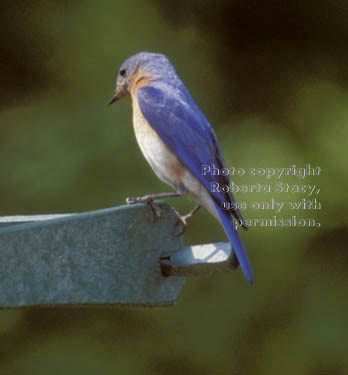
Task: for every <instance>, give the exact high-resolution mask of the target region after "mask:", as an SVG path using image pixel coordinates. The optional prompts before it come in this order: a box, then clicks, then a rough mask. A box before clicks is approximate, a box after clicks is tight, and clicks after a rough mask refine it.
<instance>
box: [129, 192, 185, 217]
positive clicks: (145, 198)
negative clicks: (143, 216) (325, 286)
mask: <svg viewBox="0 0 348 375" xmlns="http://www.w3.org/2000/svg"><path fill="white" fill-rule="evenodd" d="M181 196H182V194H180V193H175V192H172V193H158V194H148V195H144V196H143V197H137V198H127V199H126V203H127V204H134V203H147V204H148V205H149V206H150V207H151V209H152V211H153V213H154V215H155V219H156V218H160V217H161V209H160V208H159V207H158V206H157V205H156V204H155V203H154V202H153V201H154V200H155V199H161V198H175V197H181Z"/></svg>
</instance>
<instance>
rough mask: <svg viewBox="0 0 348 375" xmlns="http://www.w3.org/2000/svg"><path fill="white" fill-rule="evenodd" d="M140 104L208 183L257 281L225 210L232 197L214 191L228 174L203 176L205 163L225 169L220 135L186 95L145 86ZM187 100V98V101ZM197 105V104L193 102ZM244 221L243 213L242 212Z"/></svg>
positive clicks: (228, 230) (237, 249)
mask: <svg viewBox="0 0 348 375" xmlns="http://www.w3.org/2000/svg"><path fill="white" fill-rule="evenodd" d="M136 96H137V100H138V104H139V107H140V109H141V112H142V114H143V115H144V117H145V119H146V120H147V121H148V123H149V125H150V126H151V127H152V128H153V129H154V130H155V131H156V133H157V134H158V135H159V137H160V138H161V139H162V141H163V142H164V143H165V144H166V145H167V146H168V147H169V149H170V150H171V151H172V152H173V153H174V154H175V155H176V156H177V157H178V159H179V160H180V161H181V163H182V164H184V166H186V167H187V168H188V169H189V171H190V172H191V173H192V174H193V175H194V176H195V177H196V178H197V179H198V180H199V181H200V182H201V183H202V184H203V185H204V187H205V188H206V189H207V190H208V191H209V192H210V194H211V195H212V198H213V199H214V203H215V207H216V210H217V212H218V215H219V218H220V222H221V224H222V226H223V228H224V230H225V233H226V234H227V236H228V238H229V240H230V242H231V245H232V247H233V249H234V251H235V253H236V256H237V259H238V261H239V263H240V266H241V268H242V271H243V273H244V275H245V277H246V279H247V280H249V281H250V282H251V283H252V282H253V273H252V270H251V266H250V262H249V259H248V257H247V255H246V251H245V249H244V246H243V244H242V242H241V240H240V237H239V234H238V232H237V230H236V229H235V227H234V225H233V221H232V217H231V212H229V211H226V210H224V209H222V207H221V206H222V204H223V202H225V201H226V200H230V199H232V201H234V199H233V196H232V195H231V194H230V196H231V198H229V197H228V196H226V194H224V193H212V192H211V183H212V182H219V183H220V184H221V185H224V184H229V179H228V177H227V176H222V175H210V174H207V175H203V174H202V165H203V164H205V165H212V164H213V165H216V166H217V168H219V169H221V168H225V167H226V165H225V162H224V160H223V157H222V154H221V151H220V148H219V145H218V142H217V140H216V136H215V134H214V131H213V129H212V128H211V126H210V124H209V122H208V121H207V120H206V119H205V117H204V116H203V115H202V112H201V111H200V110H199V109H198V107H197V105H196V104H194V102H193V99H192V98H191V97H187V96H186V95H178V94H177V95H175V94H173V93H172V94H171V95H168V94H167V93H166V91H164V90H161V89H160V88H158V87H153V86H143V87H141V88H140V89H139V90H138V91H137V94H136ZM185 99H186V100H185ZM193 104H194V105H193ZM237 216H238V217H239V219H240V220H243V219H242V216H241V214H240V212H239V211H238V213H237Z"/></svg>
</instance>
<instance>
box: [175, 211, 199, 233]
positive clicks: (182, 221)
mask: <svg viewBox="0 0 348 375" xmlns="http://www.w3.org/2000/svg"><path fill="white" fill-rule="evenodd" d="M200 208H201V206H200V205H199V204H198V205H197V206H196V207H194V208H193V210H191V211H190V212H189V213H188V214H186V215H180V214H179V212H178V211H177V210H175V213H176V214H177V216H178V218H179V220H178V222H177V224H181V227H182V229H181V232H180V233H179V234H177V237H179V236H182V235H183V234H184V233H185V232H186V229H187V226H188V224H187V221H188V220H189V219H191V217H192V216H193V215H194V214H195V213H196V212H197V211H198V210H199V209H200Z"/></svg>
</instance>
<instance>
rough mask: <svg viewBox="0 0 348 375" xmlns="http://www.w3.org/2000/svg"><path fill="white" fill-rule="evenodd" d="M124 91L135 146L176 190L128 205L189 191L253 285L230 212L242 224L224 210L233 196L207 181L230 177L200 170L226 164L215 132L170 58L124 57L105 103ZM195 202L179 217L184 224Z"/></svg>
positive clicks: (225, 180) (223, 181)
mask: <svg viewBox="0 0 348 375" xmlns="http://www.w3.org/2000/svg"><path fill="white" fill-rule="evenodd" d="M129 94H130V95H131V97H132V104H133V126H134V131H135V135H136V139H137V141H138V144H139V146H140V149H141V151H142V152H143V154H144V156H145V158H146V160H147V161H148V163H149V164H150V166H151V167H152V169H153V171H154V172H155V174H156V175H157V176H158V177H159V178H160V179H161V180H162V181H164V182H165V183H167V184H168V185H170V186H171V187H173V188H174V189H175V191H176V193H174V192H173V193H162V194H153V195H147V196H145V197H142V198H133V199H130V200H128V203H134V202H145V201H147V202H149V203H150V204H152V200H153V199H155V198H159V197H161V198H164V197H174V196H182V195H186V194H187V195H190V196H191V197H192V198H193V199H194V200H195V201H197V202H198V203H199V205H202V206H204V207H205V208H206V209H207V210H208V211H209V212H210V213H211V214H212V215H213V216H214V217H215V218H216V219H217V220H218V221H219V222H220V223H221V224H222V226H223V228H224V230H225V233H226V235H227V237H228V238H229V240H230V242H231V245H232V248H233V249H234V252H235V254H236V256H237V259H238V261H239V264H240V266H241V268H242V271H243V273H244V276H245V277H246V279H247V280H249V282H251V283H253V272H252V269H251V266H250V262H249V259H248V256H247V254H246V251H245V249H244V246H243V244H242V241H241V239H240V237H239V234H238V232H237V229H236V228H235V225H234V222H233V218H232V216H233V217H234V218H235V219H237V220H238V221H239V223H241V225H242V226H243V227H244V228H245V229H247V227H246V225H245V223H244V220H243V218H242V215H241V213H240V211H239V210H238V208H233V209H230V210H226V209H225V208H223V207H226V206H230V207H235V206H236V205H235V204H233V203H235V200H234V198H233V195H232V194H231V193H230V192H229V191H227V192H222V191H219V192H212V191H211V190H212V189H211V184H212V183H219V186H222V185H227V186H229V184H230V180H229V177H228V175H227V176H226V175H222V174H218V173H215V174H213V173H212V174H206V173H205V174H204V173H202V167H203V165H214V166H216V167H217V168H219V169H220V170H221V169H223V168H226V163H225V161H224V158H223V156H222V152H221V149H220V146H219V143H218V141H217V138H216V135H215V133H214V130H213V129H212V127H211V126H210V124H209V122H208V120H207V119H206V118H205V117H204V115H203V113H202V112H201V111H200V109H199V108H198V106H197V104H196V103H195V102H194V100H193V99H192V97H191V95H190V94H189V92H188V90H187V88H186V87H185V85H184V84H183V82H182V81H181V80H180V78H179V76H178V75H177V73H176V71H175V69H174V67H173V66H172V65H171V63H170V62H169V60H168V59H167V58H166V57H165V56H164V55H162V54H155V53H148V52H141V53H138V54H136V55H134V56H131V57H130V58H128V59H127V60H126V61H125V62H124V63H123V64H122V65H121V68H120V70H119V72H118V77H117V80H116V90H115V94H114V96H113V97H112V98H111V100H110V101H109V104H112V103H114V102H115V101H116V100H117V99H120V98H121V97H123V96H126V95H129ZM226 203H228V205H226ZM152 205H153V204H152ZM199 205H198V206H197V207H195V209H194V210H192V212H191V213H190V214H188V215H186V216H184V217H183V220H184V222H185V221H186V220H185V219H188V218H189V217H191V216H192V214H193V213H194V212H195V211H197V210H198V208H199V207H200V206H199Z"/></svg>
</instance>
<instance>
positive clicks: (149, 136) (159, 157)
mask: <svg viewBox="0 0 348 375" xmlns="http://www.w3.org/2000/svg"><path fill="white" fill-rule="evenodd" d="M133 126H134V132H135V136H136V139H137V142H138V144H139V147H140V149H141V151H142V153H143V154H144V156H145V158H146V160H147V161H148V163H149V164H150V166H151V168H152V169H153V171H154V172H155V174H156V175H157V176H158V178H160V179H161V180H162V181H163V182H165V183H166V184H168V185H170V186H172V187H173V188H174V189H175V190H178V188H180V190H181V191H182V190H183V191H186V192H187V193H189V194H190V195H191V196H192V198H194V200H196V201H197V202H198V203H199V204H201V205H203V206H205V207H206V208H207V209H208V211H209V212H210V213H211V214H212V215H213V216H215V218H218V215H217V212H216V208H215V205H214V203H213V200H212V198H211V196H210V194H209V192H208V191H207V190H206V189H205V188H204V186H203V185H202V184H201V183H200V182H199V180H198V179H197V178H196V177H195V176H193V174H192V173H191V172H190V171H188V170H187V168H186V167H185V166H184V165H183V164H182V163H181V162H180V161H179V159H178V158H177V157H176V156H175V155H174V154H173V153H172V152H171V151H170V149H169V148H168V146H167V145H166V144H165V143H164V142H163V141H162V140H161V138H160V137H159V136H158V135H157V133H156V132H155V131H154V130H153V129H152V127H151V126H150V125H149V124H148V122H147V121H146V120H145V118H144V116H143V114H142V113H141V111H140V108H139V106H138V104H137V102H136V100H133Z"/></svg>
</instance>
